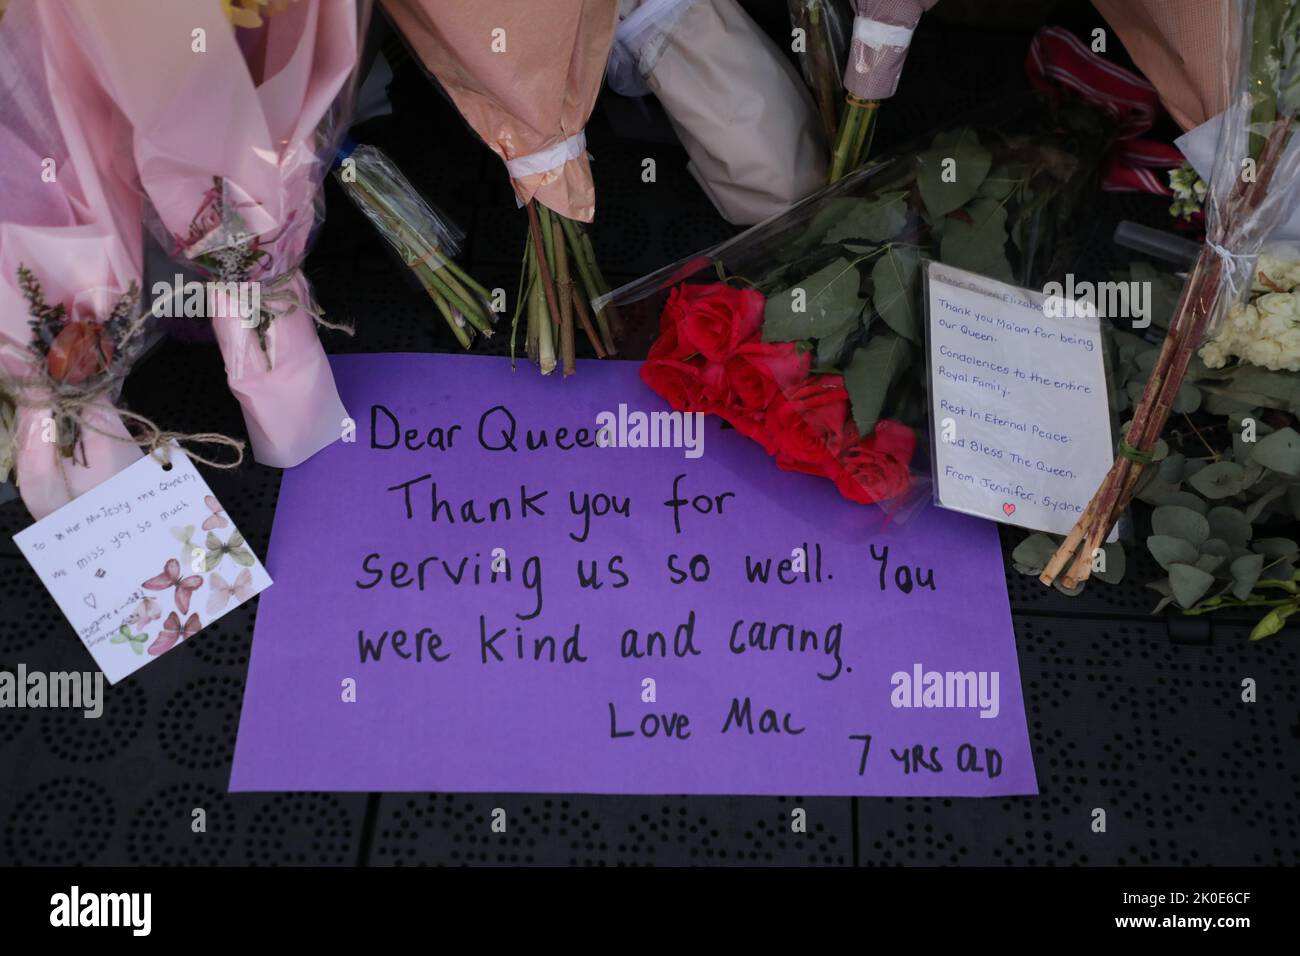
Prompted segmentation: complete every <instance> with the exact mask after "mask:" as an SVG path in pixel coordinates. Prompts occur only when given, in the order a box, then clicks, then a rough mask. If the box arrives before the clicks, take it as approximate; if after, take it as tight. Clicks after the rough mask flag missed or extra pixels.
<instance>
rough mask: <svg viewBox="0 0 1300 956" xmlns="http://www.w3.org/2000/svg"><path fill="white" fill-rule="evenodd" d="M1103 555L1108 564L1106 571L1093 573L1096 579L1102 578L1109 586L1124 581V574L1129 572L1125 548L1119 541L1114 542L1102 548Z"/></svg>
mask: <svg viewBox="0 0 1300 956" xmlns="http://www.w3.org/2000/svg"><path fill="white" fill-rule="evenodd" d="M1101 550H1102V555H1103V557H1105V559H1106V562H1105V566H1104V570H1097V571H1094V572H1093V573H1092V576H1093V577H1094V578H1100V579H1101V580H1103V581H1105V582H1106V583H1107V584H1119V583H1120V582H1121V581H1123V580H1124V572H1125V571H1126V570H1127V564H1128V559H1127V556H1126V555H1125V554H1124V546H1123V545H1122V544H1120V543H1119V542H1118V541H1112V542H1111V543H1110V544H1104V545H1102V546H1101Z"/></svg>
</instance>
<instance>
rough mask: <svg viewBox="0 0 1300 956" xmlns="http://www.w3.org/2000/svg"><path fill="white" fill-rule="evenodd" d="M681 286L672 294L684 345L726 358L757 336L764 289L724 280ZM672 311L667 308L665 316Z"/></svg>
mask: <svg viewBox="0 0 1300 956" xmlns="http://www.w3.org/2000/svg"><path fill="white" fill-rule="evenodd" d="M678 290H680V292H681V295H680V296H678V297H677V299H676V300H672V299H671V298H670V301H669V305H670V307H671V313H672V315H671V318H673V319H675V322H676V326H677V336H678V338H679V339H680V340H681V342H682V344H683V345H690V346H691V347H692V348H693V349H694V350H695V351H697V352H699V353H700V354H701V355H703V356H704V357H705V358H707V359H709V360H710V361H712V362H725V361H726V360H727V359H728V358H729V357H730V356H731V353H732V352H734V351H735V350H736V349H737V348H738V347H739V346H741V345H743V344H745V343H746V342H749V341H750V340H752V339H754V338H755V337H757V335H758V332H759V329H760V328H761V327H762V325H763V304H764V301H765V300H764V299H763V296H762V295H761V294H760V293H758V292H754V291H753V290H751V289H733V288H732V287H731V286H729V285H724V284H722V283H720V282H715V283H713V284H712V285H686V286H678ZM674 291H677V290H674ZM678 310H680V314H679V311H678ZM669 312H670V309H669V308H665V318H669V317H670V316H669Z"/></svg>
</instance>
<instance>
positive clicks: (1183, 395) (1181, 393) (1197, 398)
mask: <svg viewBox="0 0 1300 956" xmlns="http://www.w3.org/2000/svg"><path fill="white" fill-rule="evenodd" d="M1200 407H1201V390H1200V389H1199V388H1197V387H1196V386H1195V385H1191V384H1189V383H1187V382H1184V383H1183V384H1182V385H1180V386H1178V394H1177V395H1175V396H1174V411H1175V412H1177V413H1178V414H1180V415H1190V414H1191V413H1192V412H1194V411H1196V410H1197V409H1198V408H1200Z"/></svg>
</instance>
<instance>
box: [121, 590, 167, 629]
mask: <svg viewBox="0 0 1300 956" xmlns="http://www.w3.org/2000/svg"><path fill="white" fill-rule="evenodd" d="M160 617H162V608H160V607H159V606H158V602H157V601H155V600H154V599H153V598H150V597H147V598H145V599H144V600H143V601H141V602H140V603H139V604H137V605H136V606H135V610H134V611H132V612H131V616H130V617H129V618H127V621H128V622H130V623H131V624H134V625H135V626H136V627H146V626H147V625H149V624H152V623H153V622H154V621H156V620H158V618H160Z"/></svg>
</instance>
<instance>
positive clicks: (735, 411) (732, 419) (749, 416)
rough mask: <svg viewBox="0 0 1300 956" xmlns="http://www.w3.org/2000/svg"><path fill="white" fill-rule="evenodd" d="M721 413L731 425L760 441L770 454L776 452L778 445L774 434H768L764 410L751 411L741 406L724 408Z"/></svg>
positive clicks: (750, 438) (749, 437)
mask: <svg viewBox="0 0 1300 956" xmlns="http://www.w3.org/2000/svg"><path fill="white" fill-rule="evenodd" d="M719 414H720V415H721V416H722V417H723V418H725V419H726V420H727V421H728V422H729V423H730V424H731V427H732V428H734V429H735V430H736V431H738V432H740V433H741V434H742V435H744V436H745V437H746V438H748V439H749V440H750V441H755V442H758V443H759V444H760V445H762V446H763V450H764V451H766V452H767V453H768V454H769V455H775V454H776V445H775V444H774V443H773V441H772V436H771V435H770V434H768V431H767V424H766V423H765V422H764V420H763V419H764V413H763V412H749V411H746V410H745V409H742V408H740V407H739V406H735V405H733V406H731V407H729V408H723V409H721V410H720V411H719Z"/></svg>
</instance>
